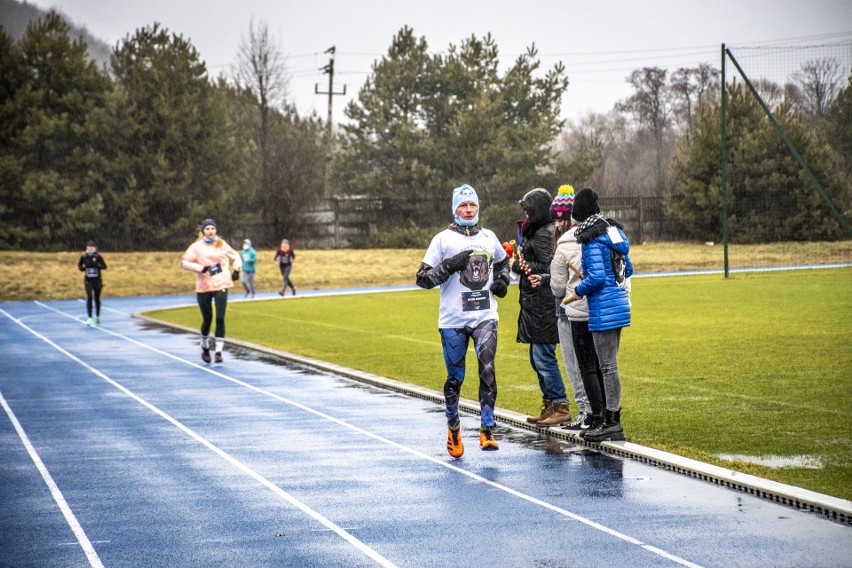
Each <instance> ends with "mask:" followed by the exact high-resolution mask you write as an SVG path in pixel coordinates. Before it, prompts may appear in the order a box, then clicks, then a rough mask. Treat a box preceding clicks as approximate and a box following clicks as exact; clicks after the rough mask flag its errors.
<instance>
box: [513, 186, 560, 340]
mask: <svg viewBox="0 0 852 568" xmlns="http://www.w3.org/2000/svg"><path fill="white" fill-rule="evenodd" d="M552 201H553V199H552V198H551V196H550V194H549V193H548V192H547V190H545V189H541V188H539V189H534V190H532V191H530V192H529V193H527V194H526V195H525V196H524V197H523V199H521V201H520V202H519V203H520V204H521V207H523V209H524V211H526V212H527V215H529V217H530V219H529V223H524V224H522V225H521V226H520V227H519V228H520V231H519V232H520V235H519V236H520V237H521V238H522V241H521V243H522V253H523V257H524V260H525V261H526V263H527V265H528V266H529V268H530V270H531V271H532V272H533V274H549V273H550V261H551V260H553V243H552V239H553V231H554V225H553V222H552V221H551V220H550V204H551V203H552ZM512 269H513V270H514V271H515V272H518V273H519V274H520V275H521V279H520V282H519V288H520V304H521V311H520V313H519V314H518V342H519V343H559V331H558V329H557V327H556V310H555V309H554V302H555V300H554V298H553V292H551V290H550V286H547V285H543V284H542V285H539V286H538V287H537V288H533V286H532V284H530V281H529V278H527V275H526V274H525V273H524V271H523V270H521V268H520V263H519V262H518V261H517V260H516V261H515V263H514V265H513V267H512Z"/></svg>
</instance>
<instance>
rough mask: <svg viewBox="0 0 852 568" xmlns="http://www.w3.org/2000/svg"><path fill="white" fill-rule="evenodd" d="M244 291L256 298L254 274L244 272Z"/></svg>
mask: <svg viewBox="0 0 852 568" xmlns="http://www.w3.org/2000/svg"><path fill="white" fill-rule="evenodd" d="M243 289H244V290H245V291H246V294H251V295H252V296H254V272H246V271H245V270H243Z"/></svg>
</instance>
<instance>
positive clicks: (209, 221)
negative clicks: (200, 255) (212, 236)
mask: <svg viewBox="0 0 852 568" xmlns="http://www.w3.org/2000/svg"><path fill="white" fill-rule="evenodd" d="M207 225H213V228H214V229H216V230H218V229H219V227H217V226H216V221H214V220H213V219H205V220H203V221H202V222H201V230H202V231H203V230H204V227H206V226H207Z"/></svg>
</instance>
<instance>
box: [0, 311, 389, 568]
mask: <svg viewBox="0 0 852 568" xmlns="http://www.w3.org/2000/svg"><path fill="white" fill-rule="evenodd" d="M37 303H38V302H37ZM51 309H52V308H51ZM54 311H58V310H54ZM0 313H2V314H3V315H5V316H6V317H8V318H10V319H11V320H12V321H14V322H15V323H17V324H18V325H19V326H21V327H23V328H24V329H26V330H27V331H29V332H30V333H32V334H33V335H35V336H36V337H38V338H39V339H41V340H42V341H44V342H45V343H47V344H48V345H50V346H51V347H53V348H54V349H56V350H57V351H59V352H60V353H62V354H63V355H65V356H66V357H68V358H69V359H71V360H72V361H75V362H77V363H79V364H80V365H82V366H83V367H85V368H86V369H88V370H89V371H91V372H92V373H94V374H95V375H97V376H98V377H100V378H102V379H103V380H105V381H106V382H108V383H109V384H111V385H112V386H114V387H115V388H117V389H118V390H120V391H121V392H123V393H124V394H126V395H127V396H129V397H130V398H132V399H133V400H135V401H136V402H138V403H139V404H141V405H142V406H144V407H145V408H147V409H149V410H151V411H152V412H154V413H155V414H157V415H158V416H160V417H161V418H163V419H164V420H166V421H168V422H170V423H171V424H172V425H173V426H175V427H176V428H178V429H179V430H181V431H182V432H183V433H185V434H186V435H188V436H189V437H191V438H192V439H194V440H195V441H196V442H198V443H200V444H201V445H203V446H205V447H206V448H207V449H209V450H210V451H212V452H214V453H215V454H216V455H218V456H219V457H221V458H222V459H224V460H225V461H227V462H228V463H230V464H231V465H233V466H234V467H236V468H237V469H238V470H240V471H242V472H243V473H245V474H246V475H248V476H249V477H251V478H252V479H254V480H255V481H257V482H258V483H260V484H261V485H263V486H264V487H266V488H267V489H269V490H270V491H272V492H273V493H275V494H276V495H278V496H279V497H281V498H282V499H284V500H285V501H286V502H288V503H289V504H291V505H293V506H294V507H296V508H297V509H299V510H300V511H302V512H303V513H305V514H307V515H308V516H310V517H311V518H312V519H314V520H316V521H318V522H319V523H320V524H322V525H323V526H325V527H327V528H328V529H330V530H332V531H334V532H335V533H336V534H337V535H338V536H340V537H341V538H343V539H344V540H346V541H347V542H349V544H351V545H352V546H354V547H355V548H357V549H358V550H360V551H361V552H363V553H364V554H365V555H367V556H368V557H370V558H371V559H373V560H374V561H376V563H377V564H379V565H380V566H386V567H387V568H396V565H395V564H394V563H392V562H391V561H390V560H388V559H386V558H385V557H384V556H382V555H380V554H379V553H378V552H376V551H375V550H373V549H372V548H370V547H369V546H367V545H366V544H364V543H363V542H361V541H360V540H358V539H357V538H355V537H354V536H352V535H351V534H349V533H348V532H346V531H345V530H343V529H342V528H340V527H339V526H337V525H336V524H334V523H333V522H332V521H330V520H329V519H327V518H326V517H324V516H322V515H321V514H320V513H318V512H317V511H314V510H313V509H311V508H310V507H308V506H307V505H305V504H304V503H302V502H301V501H299V500H298V499H296V498H295V497H293V496H292V495H290V494H289V493H287V492H286V491H284V490H283V489H281V488H280V487H278V486H277V485H275V484H274V483H273V482H271V481H269V480H268V479H266V478H265V477H263V476H262V475H260V474H259V473H257V472H256V471H254V470H253V469H251V468H250V467H248V466H247V465H245V464H244V463H242V462H241V461H239V460H238V459H236V458H234V457H233V456H231V455H230V454H228V453H227V452H225V451H224V450H222V449H220V448H219V447H218V446H215V445H214V444H213V443H212V442H210V441H208V440H207V439H206V438H204V437H202V436H201V435H199V434H198V433H196V432H195V431H194V430H192V429H191V428H188V427H187V426H185V425H184V424H183V423H181V422H179V421H178V420H176V419H175V418H173V417H172V416H170V415H169V414H166V413H165V412H163V411H162V410H160V409H159V408H157V407H156V406H154V405H153V404H151V403H149V402H148V401H146V400H144V399H143V398H140V397H139V396H137V395H136V394H135V393H133V392H132V391H130V390H129V389H127V388H126V387H125V386H123V385H121V384H119V383H117V382H116V381H114V380H113V379H111V378H110V377H108V376H106V375H105V374H103V373H102V372H100V371H99V370H98V369H95V368H94V367H92V366H91V365H89V364H88V363H86V362H85V361H83V360H81V359H79V358H78V357H76V356H75V355H73V354H72V353H69V352H68V351H66V350H65V349H63V348H62V347H60V346H59V345H57V344H56V343H54V342H53V341H51V340H50V339H48V338H47V337H45V336H44V335H42V334H40V333H39V332H37V331H36V330H34V329H32V328H31V327H29V326H27V325H26V324H24V323H21V322H20V321H18V320H16V319H15V318H13V317H12V316H10V315H9V314H8V313H6V312H5V311H3V310H2V309H0ZM58 313H61V314H62V315H66V316H67V314H64V313H62V312H58ZM67 317H71V316H67ZM71 319H76V318H71ZM114 335H118V334H114ZM118 336H119V337H121V336H120V335H118ZM4 406H5V401H4ZM10 411H11V409H10ZM37 457H38V456H35V457H34V458H33V459H37ZM45 473H46V470H45ZM51 482H52V480H51ZM57 491H58V490H57ZM60 496H61V495H60ZM68 512H69V514H70V510H69V511H68ZM72 517H73V515H72ZM74 522H75V523H76V519H75V521H74ZM77 526H79V525H77ZM80 531H81V533H82V528H81V529H80ZM75 532H76V531H75ZM83 538H85V535H83ZM86 542H88V541H86ZM89 547H91V545H89ZM92 552H94V549H93V550H92ZM87 556H88V553H87ZM93 566H94V564H93ZM97 566H102V564H100V562H98V564H97Z"/></svg>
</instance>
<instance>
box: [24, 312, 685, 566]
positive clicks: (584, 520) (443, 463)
mask: <svg viewBox="0 0 852 568" xmlns="http://www.w3.org/2000/svg"><path fill="white" fill-rule="evenodd" d="M35 303H36V304H38V305H40V306H42V307H44V308H46V309H48V310H51V311H54V312H56V313H58V314H60V315H63V316H65V317H67V318H69V319H73V320H75V321H76V318H74V317H73V316H71V315H69V314H66V313H65V312H62V311H60V310H57V309H56V308H53V307H51V306H48V305H45V304H42V303H41V302H39V301H36V302H35ZM97 329H99V330H100V331H102V332H104V333H108V334H110V335H113V336H115V337H118V338H121V339H124V340H126V341H129V342H131V343H133V344H135V345H138V346H140V347H143V348H145V349H148V350H150V351H153V352H155V353H158V354H160V355H163V356H165V357H169V358H170V359H173V360H175V361H179V362H181V363H184V364H186V365H189V366H190V367H195V368H197V369H201V370H203V371H205V372H207V373H210V374H212V375H215V376H217V377H219V378H222V379H224V380H226V381H230V382H232V383H234V384H237V385H240V386H242V387H244V388H247V389H249V390H253V391H255V392H257V393H260V394H262V395H264V396H267V397H269V398H272V399H275V400H278V401H281V402H283V403H285V404H289V405H291V406H294V407H296V408H299V409H301V410H304V411H305V412H309V413H311V414H314V415H315V416H319V417H321V418H324V419H325V420H328V421H330V422H334V423H335V424H338V425H340V426H343V427H344V428H348V429H350V430H352V431H354V432H357V433H359V434H361V435H363V436H367V437H369V438H373V439H375V440H378V441H380V442H382V443H384V444H387V445H389V446H393V447H394V448H397V449H399V450H401V451H403V452H406V453H409V454H412V455H414V456H417V457H419V458H421V459H424V460H427V461H430V462H432V463H434V464H437V465H440V466H443V467H446V468H447V469H450V470H452V471H455V472H457V473H460V474H462V475H466V476H467V477H470V478H471V479H474V480H476V481H479V482H480V483H484V484H486V485H489V486H491V487H494V488H495V489H499V490H501V491H504V492H506V493H508V494H510V495H514V496H515V497H518V498H519V499H523V500H524V501H527V502H529V503H532V504H534V505H538V506H540V507H543V508H545V509H549V510H550V511H553V512H555V513H558V514H560V515H563V516H565V517H568V518H570V519H573V520H575V521H578V522H580V523H583V524H585V525H588V526H590V527H592V528H594V529H596V530H599V531H601V532H604V533H606V534H609V535H611V536H614V537H616V538H618V539H621V540H624V541H627V542H629V543H631V544H635V545H637V546H641V547H642V548H643V549H645V550H647V551H649V552H652V553H654V554H657V555H659V556H662V557H663V558H667V559H669V560H671V561H673V562H676V563H678V564H681V565H683V566H689V567H690V568H701V566H700V565H699V564H695V563H693V562H690V561H689V560H685V559H683V558H680V557H678V556H675V555H673V554H670V553H668V552H665V551H663V550H661V549H659V548H657V547H655V546H652V545H649V544H645V543H643V542H642V541H640V540H638V539H636V538H633V537H632V536H629V535H626V534H623V533H620V532H618V531H616V530H614V529H611V528H609V527H606V526H604V525H601V524H599V523H596V522H595V521H592V520H591V519H587V518H585V517H582V516H580V515H577V514H576V513H572V512H570V511H568V510H566V509H562V508H561V507H557V506H555V505H552V504H550V503H547V502H545V501H542V500H540V499H537V498H535V497H532V496H530V495H526V494H525V493H521V492H520V491H517V490H515V489H512V488H510V487H507V486H505V485H501V484H499V483H496V482H494V481H491V480H489V479H487V478H485V477H482V476H480V475H477V474H475V473H472V472H470V471H467V470H464V469H462V468H460V467H457V466H455V465H453V464H452V463H449V462H446V461H443V460H440V459H438V458H435V457H433V456H430V455H428V454H424V453H422V452H420V451H418V450H415V449H413V448H409V447H407V446H404V445H402V444H399V443H397V442H394V441H393V440H390V439H388V438H384V437H382V436H380V435H378V434H374V433H373V432H370V431H368V430H364V429H363V428H360V427H358V426H355V425H354V424H350V423H348V422H345V421H343V420H341V419H339V418H335V417H334V416H330V415H328V414H325V413H323V412H320V411H318V410H315V409H313V408H310V407H308V406H305V405H303V404H301V403H299V402H296V401H294V400H290V399H288V398H286V397H283V396H280V395H277V394H275V393H273V392H270V391H267V390H265V389H262V388H260V387H256V386H254V385H251V384H248V383H246V382H243V381H241V380H239V379H235V378H233V377H230V376H228V375H225V374H224V373H221V372H219V371H217V370H215V369H213V368H210V367H207V366H204V365H199V364H198V363H194V362H192V361H188V360H186V359H183V358H181V357H178V356H176V355H172V354H171V353H168V352H166V351H161V350H160V349H157V348H156V347H152V346H150V345H147V344H145V343H142V342H140V341H137V340H135V339H133V338H132V337H128V336H126V335H122V334H120V333H116V332H114V331H110V330H108V329H104V328H97ZM72 357H73V356H72ZM84 364H85V363H84ZM122 389H123V387H122Z"/></svg>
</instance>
